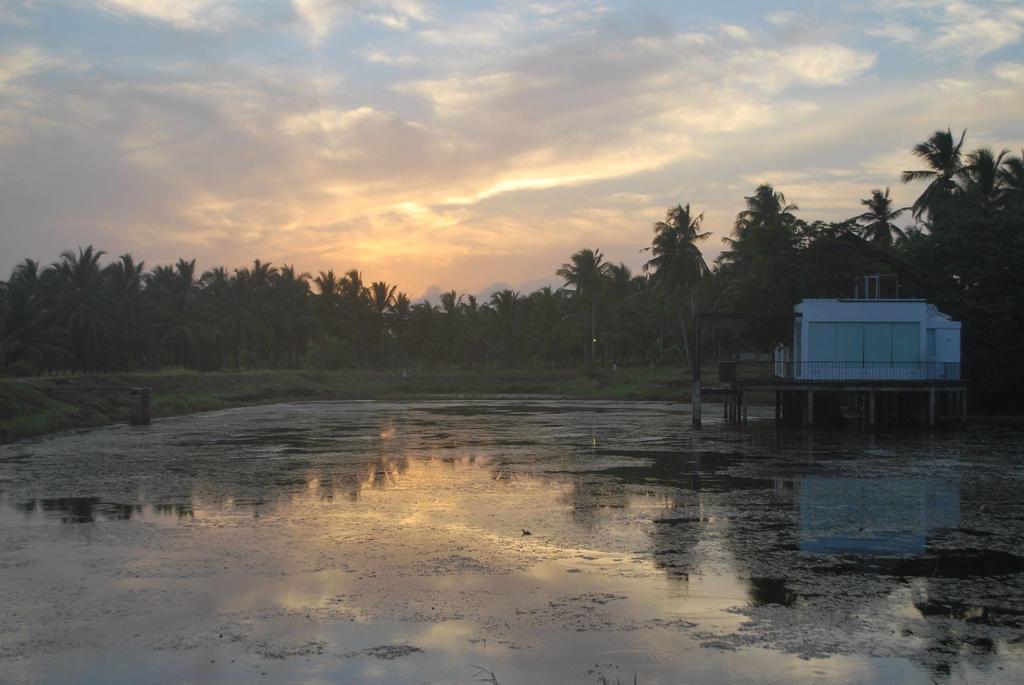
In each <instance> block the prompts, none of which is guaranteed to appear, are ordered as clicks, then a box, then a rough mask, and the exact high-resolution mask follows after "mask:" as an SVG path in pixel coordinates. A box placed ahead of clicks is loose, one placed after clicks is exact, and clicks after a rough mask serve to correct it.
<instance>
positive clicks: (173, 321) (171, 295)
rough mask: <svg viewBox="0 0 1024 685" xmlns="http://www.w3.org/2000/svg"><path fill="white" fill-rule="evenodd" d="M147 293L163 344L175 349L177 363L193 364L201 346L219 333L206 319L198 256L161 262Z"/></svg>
mask: <svg viewBox="0 0 1024 685" xmlns="http://www.w3.org/2000/svg"><path fill="white" fill-rule="evenodd" d="M146 294H147V296H148V297H149V299H150V300H151V301H152V302H153V303H154V310H155V311H154V315H153V319H154V331H155V334H156V337H157V339H158V340H159V341H160V344H161V346H162V347H163V348H164V349H166V350H168V351H173V353H174V357H173V358H174V359H175V361H177V363H178V365H180V366H182V367H186V366H189V365H191V364H192V363H193V362H194V361H195V359H196V355H197V353H198V352H199V350H200V349H202V346H203V345H204V344H206V343H209V342H213V341H214V340H216V339H217V337H218V335H219V333H220V331H219V330H218V329H217V327H216V326H214V325H213V324H212V323H210V322H209V321H208V320H207V318H208V317H207V309H208V305H207V302H206V301H205V299H204V298H203V293H202V291H201V289H200V280H199V279H197V278H196V262H195V260H194V259H193V260H191V261H185V260H184V259H179V260H178V262H177V264H175V265H174V266H158V267H157V268H156V269H154V270H153V273H152V274H150V276H149V278H148V280H147V285H146Z"/></svg>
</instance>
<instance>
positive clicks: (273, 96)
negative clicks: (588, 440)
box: [0, 0, 1024, 298]
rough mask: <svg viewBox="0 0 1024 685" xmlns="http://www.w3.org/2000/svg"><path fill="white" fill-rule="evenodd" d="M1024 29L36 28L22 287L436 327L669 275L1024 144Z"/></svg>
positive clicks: (1003, 7)
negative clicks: (695, 213) (424, 300)
mask: <svg viewBox="0 0 1024 685" xmlns="http://www.w3.org/2000/svg"><path fill="white" fill-rule="evenodd" d="M1022 36H1024V8H1022V7H1021V6H1020V5H1018V4H1016V3H1011V2H1001V1H999V0H993V1H991V2H982V1H980V0H979V1H977V2H963V1H924V0H904V1H901V2H866V3H839V4H831V3H830V4H828V6H826V5H822V4H818V3H802V2H791V3H789V4H788V7H787V8H786V9H782V10H779V9H778V8H776V9H774V10H773V11H770V12H766V10H764V9H763V7H762V6H761V5H760V4H759V3H752V2H743V3H729V4H728V5H727V6H726V5H719V6H717V7H715V8H713V9H704V8H700V7H698V6H697V4H695V3H685V4H681V3H670V2H660V1H658V0H646V1H639V0H638V1H636V2H624V3H615V2H608V1H601V0H581V1H580V2H532V3H522V2H506V1H503V0H490V1H489V2H479V3H477V2H473V3H467V2H426V1H422V2H421V1H419V0H362V1H358V0H336V1H335V0H293V1H292V2H288V1H286V0H281V1H273V0H265V1H260V2H241V1H225V2H221V1H217V2H214V1H212V0H188V1H173V2H172V1H164V0H76V1H74V2H50V1H48V0H39V1H29V0H13V1H12V2H6V3H4V4H3V5H2V6H0V168H2V169H3V170H4V179H3V183H2V184H0V207H2V210H0V212H2V214H0V219H2V223H0V226H2V230H0V272H3V273H4V274H6V273H7V272H8V271H9V270H10V268H11V267H12V266H13V265H14V264H15V263H16V262H17V261H19V260H21V259H23V258H24V257H26V256H29V257H33V258H37V259H42V260H44V261H46V260H50V259H51V258H52V256H53V255H55V254H57V253H58V252H59V251H60V250H63V249H66V248H71V247H75V246H77V245H79V244H83V245H84V244H89V243H92V244H95V245H96V246H97V247H99V248H102V249H106V250H108V251H109V252H111V253H114V254H118V253H121V252H126V251H130V252H132V253H133V254H134V255H135V256H136V257H137V258H138V259H144V260H146V263H147V266H155V265H156V264H160V263H167V262H171V261H173V260H175V259H177V258H178V257H179V256H185V257H196V258H198V261H199V266H200V267H201V268H209V267H212V266H215V265H218V264H224V265H226V266H229V267H233V266H240V265H242V264H246V263H249V262H251V261H252V259H254V258H256V257H259V258H261V259H263V260H270V261H272V262H274V263H275V264H281V263H294V264H295V265H296V266H297V267H299V268H300V269H301V270H306V271H311V272H316V271H318V270H320V269H327V268H330V267H333V268H335V269H338V270H339V271H341V270H346V269H349V268H353V267H355V268H358V269H360V270H362V271H363V272H364V273H365V274H366V275H367V278H368V279H382V280H386V281H388V282H391V283H398V284H399V286H400V287H401V289H403V290H404V291H407V292H408V293H409V295H410V296H411V297H413V298H418V297H420V296H423V295H431V294H432V293H436V292H438V291H439V290H447V289H450V288H456V289H457V290H459V291H460V292H468V293H483V294H485V295H489V293H490V292H491V291H493V290H495V289H497V288H498V287H499V286H511V287H514V288H522V289H531V288H533V287H537V286H538V285H543V284H547V283H556V284H560V283H559V281H558V279H557V278H556V277H555V275H554V272H555V270H556V269H557V268H558V266H559V265H560V264H561V263H562V262H564V261H565V260H566V258H567V257H568V256H569V255H570V254H571V253H572V252H574V251H575V250H577V249H579V247H580V246H592V247H599V248H601V249H602V250H603V251H604V253H605V254H606V255H607V257H608V259H609V260H611V261H613V262H618V261H625V262H626V263H627V264H629V265H630V266H632V267H633V268H638V267H639V266H640V265H641V264H642V260H643V256H642V255H640V254H639V252H638V251H639V249H640V248H642V247H644V246H645V245H647V244H649V242H650V236H651V225H652V222H654V221H655V220H657V219H658V218H660V217H661V216H663V215H664V212H665V209H666V208H667V207H669V206H671V205H675V204H677V203H687V202H689V203H692V204H693V206H694V208H695V209H696V210H699V211H704V212H706V214H705V224H704V225H705V228H706V229H708V230H711V231H713V232H714V234H715V236H714V237H713V239H711V240H709V241H706V242H705V243H703V244H702V249H703V250H704V251H705V252H706V254H707V255H708V256H709V257H713V256H714V255H715V254H717V252H718V251H719V249H720V246H721V242H720V240H719V238H720V237H721V236H724V235H728V233H729V231H730V230H731V226H732V222H733V220H734V217H735V215H736V212H737V211H738V210H739V209H741V206H742V201H743V200H742V198H743V196H744V195H749V194H750V192H751V191H752V190H753V188H754V186H755V185H756V184H757V183H759V182H764V181H767V182H771V183H773V184H775V185H776V186H777V187H778V188H779V189H780V190H782V191H784V192H785V194H786V197H787V198H789V199H790V200H791V201H793V202H796V203H797V204H799V206H800V209H801V212H802V213H801V216H806V217H808V218H822V219H845V218H848V217H850V216H853V215H854V214H856V213H859V212H860V208H859V207H860V206H859V199H860V198H861V197H865V196H866V195H867V193H868V191H869V190H870V189H871V188H874V187H885V186H892V187H893V194H894V197H895V200H896V203H897V204H898V205H905V204H909V203H910V202H911V201H912V200H913V199H914V198H915V197H916V196H917V193H918V192H919V191H920V188H917V187H911V186H902V185H901V184H900V183H899V178H898V174H899V172H900V171H901V170H903V169H907V168H914V164H915V162H914V160H913V158H912V157H911V156H910V152H909V150H910V147H911V146H912V145H913V144H914V143H915V142H917V141H918V140H919V139H920V138H921V137H922V135H923V134H924V133H927V132H929V131H931V130H933V129H935V128H937V127H940V126H941V127H943V128H945V127H946V126H951V127H952V128H954V129H957V130H959V129H962V128H967V129H968V130H969V131H970V136H971V140H972V144H974V145H983V144H999V145H1000V146H1002V145H1009V146H1010V147H1011V149H1014V150H1016V149H1019V148H1020V147H1021V146H1022V145H1024V124H1022V123H1021V117H1020V113H1021V112H1022V111H1024V94H1022V88H1021V86H1022V84H1024V48H1022Z"/></svg>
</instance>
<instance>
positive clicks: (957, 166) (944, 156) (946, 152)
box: [902, 129, 967, 219]
mask: <svg viewBox="0 0 1024 685" xmlns="http://www.w3.org/2000/svg"><path fill="white" fill-rule="evenodd" d="M966 136H967V130H966V129H964V131H963V133H961V134H960V140H959V141H957V140H956V139H955V138H954V137H953V132H952V131H951V130H950V129H946V130H945V131H936V132H935V133H933V134H932V136H931V138H929V139H928V140H926V141H924V142H923V143H918V144H917V145H915V146H914V148H913V150H912V152H913V154H914V156H915V157H917V158H918V159H920V160H922V161H923V162H924V163H925V165H926V166H927V167H928V168H927V169H920V170H918V171H904V172H903V176H902V178H903V182H904V183H914V182H917V181H926V182H927V183H928V186H927V187H926V188H925V189H924V192H923V193H921V196H920V197H918V198H917V201H915V202H914V207H913V209H914V217H915V218H917V219H920V218H921V217H922V216H923V215H924V214H925V213H927V214H928V215H929V216H930V217H934V215H935V213H936V211H941V206H942V205H943V204H944V203H945V202H947V201H948V200H949V198H950V197H952V196H953V195H954V193H955V192H956V178H957V177H958V176H960V174H962V173H963V169H964V165H963V161H962V159H961V153H962V150H963V146H964V138H965V137H966Z"/></svg>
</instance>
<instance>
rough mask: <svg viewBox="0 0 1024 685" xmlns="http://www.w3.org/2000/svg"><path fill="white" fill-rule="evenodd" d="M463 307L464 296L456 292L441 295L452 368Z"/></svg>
mask: <svg viewBox="0 0 1024 685" xmlns="http://www.w3.org/2000/svg"><path fill="white" fill-rule="evenodd" d="M461 305H462V295H459V294H458V293H457V292H456V291H454V290H449V291H448V292H446V293H441V311H442V312H444V319H445V338H446V341H445V342H446V343H447V351H448V367H449V368H451V365H452V357H453V355H454V354H455V351H456V347H457V345H456V342H457V338H458V332H459V309H460V308H461Z"/></svg>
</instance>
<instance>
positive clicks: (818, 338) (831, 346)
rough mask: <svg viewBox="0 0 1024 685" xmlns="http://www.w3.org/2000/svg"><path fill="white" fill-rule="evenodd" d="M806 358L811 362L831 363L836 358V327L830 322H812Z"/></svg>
mask: <svg viewBox="0 0 1024 685" xmlns="http://www.w3.org/2000/svg"><path fill="white" fill-rule="evenodd" d="M809 332H810V337H811V341H810V346H809V347H808V350H807V355H808V356H807V358H808V359H809V360H811V361H812V362H831V361H835V358H836V325H835V324H834V323H832V322H830V321H826V322H822V321H814V322H812V323H811V327H810V331H809Z"/></svg>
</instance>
